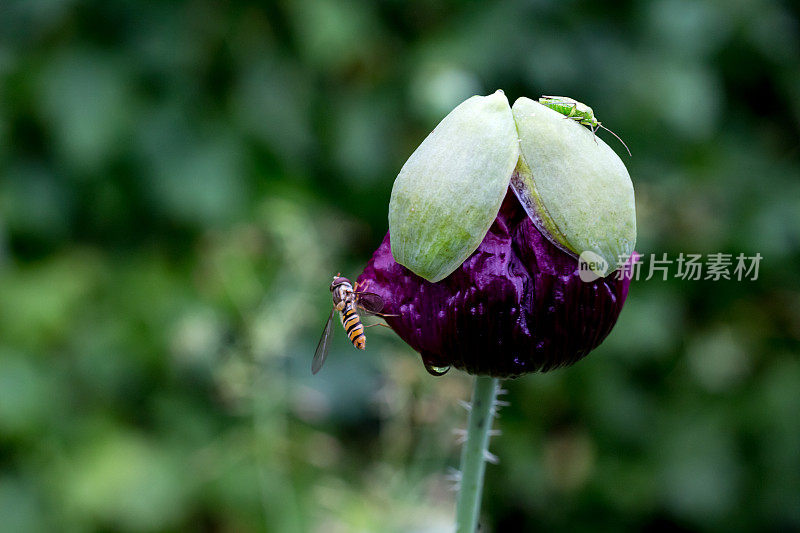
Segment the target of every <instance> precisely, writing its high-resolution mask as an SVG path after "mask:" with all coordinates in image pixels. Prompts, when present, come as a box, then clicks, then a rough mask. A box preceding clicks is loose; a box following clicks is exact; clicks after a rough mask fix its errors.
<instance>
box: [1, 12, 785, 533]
mask: <svg viewBox="0 0 800 533" xmlns="http://www.w3.org/2000/svg"><path fill="white" fill-rule="evenodd" d="M799 23H800V20H799V19H798V11H797V9H796V6H790V5H789V3H788V2H786V3H783V2H770V1H766V0H764V1H757V0H736V1H733V2H722V1H707V2H692V1H689V0H658V1H655V2H649V1H628V2H624V3H619V4H614V5H613V7H612V6H611V5H607V4H603V3H589V2H576V1H568V2H558V3H555V2H545V1H541V0H540V1H532V2H523V1H512V2H504V3H482V2H474V1H470V2H455V1H445V2H429V1H424V0H415V1H412V2H408V3H405V2H399V1H396V0H383V1H380V2H367V1H343V2H336V1H333V0H323V1H321V2H312V1H310V0H301V1H297V2H294V1H290V0H286V1H283V2H279V3H269V2H268V3H263V2H260V3H250V2H243V1H229V2H211V1H200V0H197V1H176V2H152V1H144V2H126V1H122V0H118V1H80V0H28V1H26V0H4V1H2V2H0V524H2V526H1V527H2V529H3V530H7V531H43V530H68V531H93V530H122V531H142V530H145V531H167V530H186V531H189V530H214V531H276V532H300V531H320V532H321V531H325V532H350V531H419V532H422V531H431V532H432V531H449V530H450V528H451V520H452V515H453V502H454V494H453V493H452V492H451V491H450V490H449V482H448V481H447V474H448V467H452V466H454V465H455V464H456V461H457V455H458V448H457V447H456V445H455V438H454V436H453V434H452V430H453V429H454V428H456V427H463V426H464V424H465V415H464V413H463V411H461V410H460V408H459V407H458V400H459V399H465V398H467V396H468V394H469V385H470V380H469V379H468V377H467V376H465V375H460V374H459V373H458V372H455V371H454V372H451V373H450V374H448V375H447V376H445V377H442V378H433V377H431V376H428V375H427V374H426V373H425V371H424V370H423V368H422V365H421V364H420V362H419V360H418V357H417V356H416V355H415V354H414V353H413V352H412V351H411V350H410V349H409V348H408V347H406V346H405V345H403V343H402V342H400V341H399V340H398V339H396V338H395V337H393V335H392V334H391V333H389V332H388V331H387V332H385V331H377V330H380V329H382V328H375V329H374V330H370V331H371V332H372V333H371V334H370V341H369V344H370V346H369V349H368V351H367V352H365V353H357V352H356V350H354V349H352V347H350V346H348V345H347V343H346V341H345V339H344V336H343V335H339V337H338V339H337V340H336V341H335V343H334V347H333V349H332V353H331V356H330V360H329V362H328V364H327V365H326V367H325V369H324V370H323V372H322V373H321V374H320V375H318V376H315V378H314V379H311V376H310V372H309V364H310V359H311V355H312V352H313V349H314V346H315V345H316V341H317V339H318V337H317V335H318V334H319V332H320V330H321V329H322V326H323V323H324V320H325V318H326V316H327V312H328V309H329V293H328V291H327V286H328V283H329V280H330V276H331V275H333V274H334V273H336V272H337V271H341V272H343V273H344V274H345V275H349V276H350V277H352V278H354V277H355V276H356V275H357V274H358V272H360V269H361V267H362V266H363V264H364V263H365V262H366V260H367V258H368V257H369V254H370V253H371V251H372V250H373V249H374V248H375V247H376V246H377V244H378V243H379V242H380V239H381V238H382V236H383V234H384V232H385V231H386V207H387V204H388V198H389V192H390V190H391V185H392V179H393V177H394V176H395V175H396V173H397V171H398V170H399V168H400V167H401V165H402V163H403V161H404V160H405V158H406V157H408V155H410V153H411V152H412V151H413V149H414V148H415V147H416V146H417V144H419V142H421V140H422V139H423V138H424V136H425V135H426V134H427V132H428V131H430V129H431V128H432V127H433V126H434V125H435V124H436V123H437V122H438V120H439V119H440V118H441V117H442V116H443V115H444V114H445V113H447V112H448V111H449V110H450V109H451V108H452V107H453V106H454V105H456V104H457V103H459V102H460V101H461V100H463V99H464V98H466V97H468V96H470V95H472V94H476V93H477V94H488V93H490V92H492V91H494V90H495V89H497V88H503V89H504V90H505V91H506V93H507V94H508V96H509V98H510V99H512V100H513V99H514V98H516V97H518V96H528V97H536V96H538V95H540V94H542V93H545V94H564V95H568V96H572V97H574V98H577V99H578V100H581V101H583V102H586V103H588V104H589V105H591V106H592V107H593V108H594V110H595V112H596V113H597V116H598V117H599V118H600V119H601V120H602V121H603V122H604V123H605V124H607V125H608V126H609V127H611V128H612V129H614V131H616V132H617V133H619V134H620V135H621V136H622V137H623V138H624V139H625V140H626V141H627V143H628V145H629V146H630V147H631V150H632V151H633V157H632V158H627V157H626V158H625V162H626V164H628V166H629V170H630V173H631V175H632V177H633V180H634V184H635V187H636V191H637V204H638V216H639V244H638V249H639V250H640V251H641V252H643V253H645V254H650V253H656V254H661V253H663V252H666V253H668V254H669V255H670V257H674V256H676V255H677V254H678V253H680V252H685V253H711V252H730V253H734V254H735V253H739V252H744V253H746V254H747V255H753V254H755V253H756V252H759V253H761V254H762V255H763V256H764V259H763V262H762V265H761V272H760V276H759V279H758V280H757V281H752V282H736V281H727V282H726V281H721V282H710V281H708V282H692V281H680V280H676V279H670V280H668V281H666V282H664V281H661V280H658V279H653V280H650V281H644V280H642V281H639V282H635V283H634V284H633V286H632V288H631V294H630V297H629V300H628V303H627V306H626V309H625V310H624V312H623V314H622V317H621V319H620V321H619V323H618V325H617V327H616V329H615V330H614V332H613V333H612V334H611V336H610V337H609V339H608V340H607V341H606V342H605V343H604V344H603V345H602V346H601V347H600V348H599V349H598V350H597V351H596V352H595V353H594V354H593V355H591V356H590V357H589V358H588V359H587V360H585V361H583V362H581V363H579V364H578V365H576V366H575V367H573V368H570V369H566V370H559V371H556V372H553V373H551V374H547V375H531V376H527V377H524V378H521V379H518V380H515V381H512V382H508V383H507V384H506V387H507V388H508V389H509V394H508V399H509V401H510V402H511V406H510V407H508V408H506V409H505V410H504V411H503V412H502V417H501V418H500V420H499V422H498V424H499V427H500V428H501V429H502V431H503V435H502V437H499V438H495V439H494V442H493V444H492V451H493V452H494V453H496V454H497V455H499V457H500V459H501V462H500V464H499V466H489V468H488V471H487V488H486V495H485V503H484V507H483V517H484V520H483V522H484V524H485V530H486V531H533V530H540V529H541V530H557V531H581V530H587V531H588V530H591V531H606V530H607V531H619V530H642V529H655V528H658V527H671V528H673V529H680V530H687V531H745V530H761V531H763V530H773V531H778V530H780V531H788V530H796V529H800V417H799V416H798V412H800V359H798V353H800V283H798V272H800V166H799V165H798V149H799V148H800V141H798V139H800V97H798V95H800V26H799ZM612 144H613V143H612ZM615 148H619V147H615Z"/></svg>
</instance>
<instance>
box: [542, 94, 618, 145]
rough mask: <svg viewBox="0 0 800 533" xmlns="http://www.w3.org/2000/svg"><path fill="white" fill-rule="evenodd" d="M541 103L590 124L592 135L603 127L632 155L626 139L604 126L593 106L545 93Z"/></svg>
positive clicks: (586, 124)
mask: <svg viewBox="0 0 800 533" xmlns="http://www.w3.org/2000/svg"><path fill="white" fill-rule="evenodd" d="M539 103H540V104H542V105H544V106H547V107H549V108H550V109H552V110H553V111H557V112H559V113H561V114H562V115H564V116H565V117H566V118H571V119H572V120H575V121H577V122H578V124H582V125H584V126H588V127H589V129H590V130H591V131H592V135H594V134H595V132H596V131H597V129H598V128H603V129H604V130H606V131H607V132H609V133H610V134H611V135H613V136H614V137H616V138H617V140H618V141H619V142H621V143H622V146H624V147H625V150H627V151H628V155H631V151H630V149H628V145H627V144H625V141H623V140H622V139H620V138H619V135H617V134H616V133H614V132H613V131H611V130H610V129H608V128H606V127H605V126H603V123H602V122H600V121H599V120H597V117H595V116H594V111H592V108H591V107H589V106H588V105H586V104H584V103H583V102H579V101H577V100H575V99H574V98H569V97H568V96H547V95H543V96H542V97H541V98H539ZM595 142H597V141H595Z"/></svg>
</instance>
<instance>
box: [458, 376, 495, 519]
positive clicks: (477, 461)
mask: <svg viewBox="0 0 800 533" xmlns="http://www.w3.org/2000/svg"><path fill="white" fill-rule="evenodd" d="M497 388H498V380H497V378H490V377H486V376H477V377H476V378H475V386H474V388H473V390H472V404H471V409H470V411H469V424H468V426H467V440H466V442H465V443H464V448H463V449H462V450H461V483H460V488H459V491H458V502H457V503H456V533H475V529H476V527H477V526H478V514H479V512H480V509H481V494H482V493H483V473H484V470H485V469H486V462H485V457H486V451H487V446H488V444H489V430H491V429H492V418H493V417H494V407H495V395H496V393H497Z"/></svg>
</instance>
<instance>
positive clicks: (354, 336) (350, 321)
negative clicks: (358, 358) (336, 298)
mask: <svg viewBox="0 0 800 533" xmlns="http://www.w3.org/2000/svg"><path fill="white" fill-rule="evenodd" d="M339 318H341V319H342V326H344V330H345V331H346V332H347V337H348V338H349V339H350V342H352V343H353V346H355V347H356V348H358V349H359V350H363V349H364V348H365V347H366V344H367V337H366V335H364V324H362V323H361V318H360V317H359V316H358V312H357V311H356V304H355V302H354V301H352V300H351V301H349V302H347V303H346V304H345V306H344V310H343V311H340V312H339Z"/></svg>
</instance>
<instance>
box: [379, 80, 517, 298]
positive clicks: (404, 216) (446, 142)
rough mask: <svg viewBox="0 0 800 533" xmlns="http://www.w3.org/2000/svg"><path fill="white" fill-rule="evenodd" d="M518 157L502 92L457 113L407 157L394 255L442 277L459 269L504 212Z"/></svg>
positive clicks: (396, 207) (397, 192)
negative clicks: (503, 207) (500, 213)
mask: <svg viewBox="0 0 800 533" xmlns="http://www.w3.org/2000/svg"><path fill="white" fill-rule="evenodd" d="M518 159H519V140H518V137H517V130H516V126H515V124H514V118H513V115H512V113H511V108H510V107H509V105H508V100H507V99H506V97H505V95H504V94H503V92H502V91H497V92H496V93H494V94H492V95H490V96H473V97H472V98H469V99H468V100H466V101H464V102H463V103H461V104H460V105H459V106H458V107H456V108H455V109H454V110H453V111H451V112H450V114H448V115H447V116H446V117H445V118H444V119H443V120H442V121H441V122H440V123H439V125H438V126H436V128H435V129H434V130H433V131H432V132H431V133H430V134H429V135H428V137H427V138H426V139H425V140H424V141H423V142H422V144H421V145H420V146H419V147H418V148H417V149H416V150H415V151H414V153H413V154H411V157H409V158H408V161H406V163H405V165H403V168H402V169H401V170H400V173H399V174H398V176H397V179H396V180H395V182H394V187H393V188H392V197H391V200H390V201H389V235H390V239H391V243H392V256H394V259H395V261H397V262H398V263H400V264H401V265H403V266H405V267H406V268H408V269H409V270H411V271H412V272H414V273H415V274H417V275H419V276H421V277H423V278H425V279H427V280H428V281H432V282H436V281H440V280H442V279H444V278H445V277H447V276H448V275H449V274H451V273H452V272H453V271H454V270H455V269H457V268H458V267H459V266H460V265H461V264H462V263H463V262H464V260H466V259H467V257H469V256H470V255H471V254H472V252H474V251H475V249H476V248H477V247H478V245H479V244H480V243H481V241H482V240H483V238H484V236H486V232H487V231H489V227H490V226H491V225H492V222H493V221H494V219H495V218H496V217H497V212H498V211H499V210H500V204H501V203H502V201H503V198H504V197H505V194H506V191H507V190H508V183H509V180H510V179H511V174H512V171H513V170H514V167H515V165H516V163H517V160H518Z"/></svg>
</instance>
